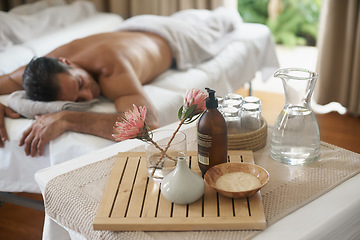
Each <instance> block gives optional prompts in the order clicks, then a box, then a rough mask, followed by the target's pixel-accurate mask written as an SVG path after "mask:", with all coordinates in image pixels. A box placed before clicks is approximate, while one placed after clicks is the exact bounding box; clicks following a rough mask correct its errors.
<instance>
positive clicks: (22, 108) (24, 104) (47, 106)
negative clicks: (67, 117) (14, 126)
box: [7, 90, 99, 118]
mask: <svg viewBox="0 0 360 240" xmlns="http://www.w3.org/2000/svg"><path fill="white" fill-rule="evenodd" d="M97 102H99V99H92V100H90V101H86V102H71V101H52V102H40V101H33V100H30V99H28V98H27V97H26V93H25V91H23V90H21V91H16V92H13V93H11V94H10V95H9V96H8V98H7V104H8V106H9V107H10V108H11V109H13V110H14V111H16V112H18V113H20V114H21V115H22V116H24V117H26V118H35V116H36V115H42V114H46V113H53V112H60V111H63V110H69V111H78V112H81V111H85V110H87V109H88V108H90V107H91V106H92V105H93V104H95V103H97Z"/></svg>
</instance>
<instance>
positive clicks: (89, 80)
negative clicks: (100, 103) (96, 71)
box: [57, 66, 101, 102]
mask: <svg viewBox="0 0 360 240" xmlns="http://www.w3.org/2000/svg"><path fill="white" fill-rule="evenodd" d="M57 77H58V79H59V85H60V93H59V96H58V98H57V99H58V100H61V101H73V102H83V101H89V100H91V99H94V98H97V97H99V95H100V93H101V90H100V86H99V84H98V83H97V82H96V81H95V80H94V78H93V77H92V76H91V75H90V74H89V73H87V72H86V71H85V70H84V69H82V68H79V67H77V66H72V67H71V69H70V70H69V72H68V73H61V74H58V75H57Z"/></svg>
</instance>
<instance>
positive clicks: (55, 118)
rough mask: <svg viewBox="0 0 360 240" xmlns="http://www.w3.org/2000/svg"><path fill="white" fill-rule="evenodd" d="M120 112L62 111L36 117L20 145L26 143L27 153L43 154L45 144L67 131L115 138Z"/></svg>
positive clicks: (25, 132) (33, 154)
mask: <svg viewBox="0 0 360 240" xmlns="http://www.w3.org/2000/svg"><path fill="white" fill-rule="evenodd" d="M117 117H118V114H114V113H113V114H101V113H91V112H72V111H62V112H57V113H50V114H45V115H42V116H38V117H36V121H35V122H34V123H33V124H32V125H31V126H30V127H29V128H28V129H27V130H26V131H24V133H23V135H22V138H21V139H20V143H19V145H20V146H22V145H24V148H25V149H24V150H25V153H26V155H31V156H32V157H34V156H36V155H37V154H39V155H42V154H43V152H44V148H45V146H46V145H47V144H48V143H49V142H50V141H51V140H53V139H55V138H57V137H59V136H60V135H61V134H63V133H64V132H66V131H73V132H79V133H86V134H91V135H95V136H99V137H102V138H106V139H110V140H114V139H113V137H112V135H111V134H112V131H113V126H114V123H115V121H116V120H117Z"/></svg>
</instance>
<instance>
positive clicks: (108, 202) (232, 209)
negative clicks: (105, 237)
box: [93, 151, 266, 231]
mask: <svg viewBox="0 0 360 240" xmlns="http://www.w3.org/2000/svg"><path fill="white" fill-rule="evenodd" d="M187 155H188V163H189V166H190V168H191V169H192V170H193V171H194V172H195V173H197V174H199V175H200V176H201V172H200V169H199V167H198V163H197V153H196V152H188V153H187ZM229 161H230V162H250V163H253V162H254V160H253V156H252V152H251V151H229ZM93 227H94V229H95V230H114V231H139V230H142V231H191V230H242V229H263V228H265V227H266V220H265V214H264V208H263V205H262V202H261V195H260V193H259V192H258V193H257V194H256V195H254V196H253V197H250V198H239V199H231V198H226V197H223V196H221V195H219V194H218V193H217V192H216V191H215V190H214V189H212V188H211V187H210V186H208V185H206V188H205V193H204V196H203V197H202V198H201V199H199V200H198V201H196V202H194V203H192V204H189V205H178V204H174V203H171V202H169V201H168V200H166V199H165V198H164V197H163V196H162V195H161V193H160V183H157V182H154V181H152V180H150V179H148V177H147V171H146V159H145V153H119V154H118V157H117V159H116V161H115V163H114V166H113V169H112V172H111V175H110V177H109V180H108V183H107V186H106V188H105V191H104V195H103V198H102V201H101V203H100V206H99V209H98V212H97V215H96V217H95V220H94V223H93Z"/></svg>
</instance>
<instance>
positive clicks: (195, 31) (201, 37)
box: [118, 7, 243, 70]
mask: <svg viewBox="0 0 360 240" xmlns="http://www.w3.org/2000/svg"><path fill="white" fill-rule="evenodd" d="M242 22H243V21H242V19H241V17H240V15H239V13H238V12H237V11H236V10H235V9H229V8H224V7H220V8H217V9H215V10H205V9H190V10H183V11H180V12H177V13H175V14H173V15H171V16H170V17H165V16H155V15H139V16H135V17H132V18H129V19H128V20H126V21H124V22H123V23H122V24H121V25H120V27H119V29H118V30H119V31H144V32H152V33H155V34H158V35H160V36H162V37H163V38H165V39H166V40H167V42H168V43H169V45H170V48H171V51H172V54H173V56H174V58H175V59H176V66H177V68H178V69H180V70H185V69H188V68H190V67H193V66H196V65H198V64H199V63H201V62H203V61H205V60H207V59H210V58H212V57H214V56H215V55H217V54H218V53H219V52H220V51H221V50H222V49H223V48H224V47H225V46H227V45H228V44H229V43H230V42H231V41H232V38H231V37H230V35H231V34H232V33H233V32H234V31H235V30H236V29H238V28H239V27H241V23H242Z"/></svg>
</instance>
